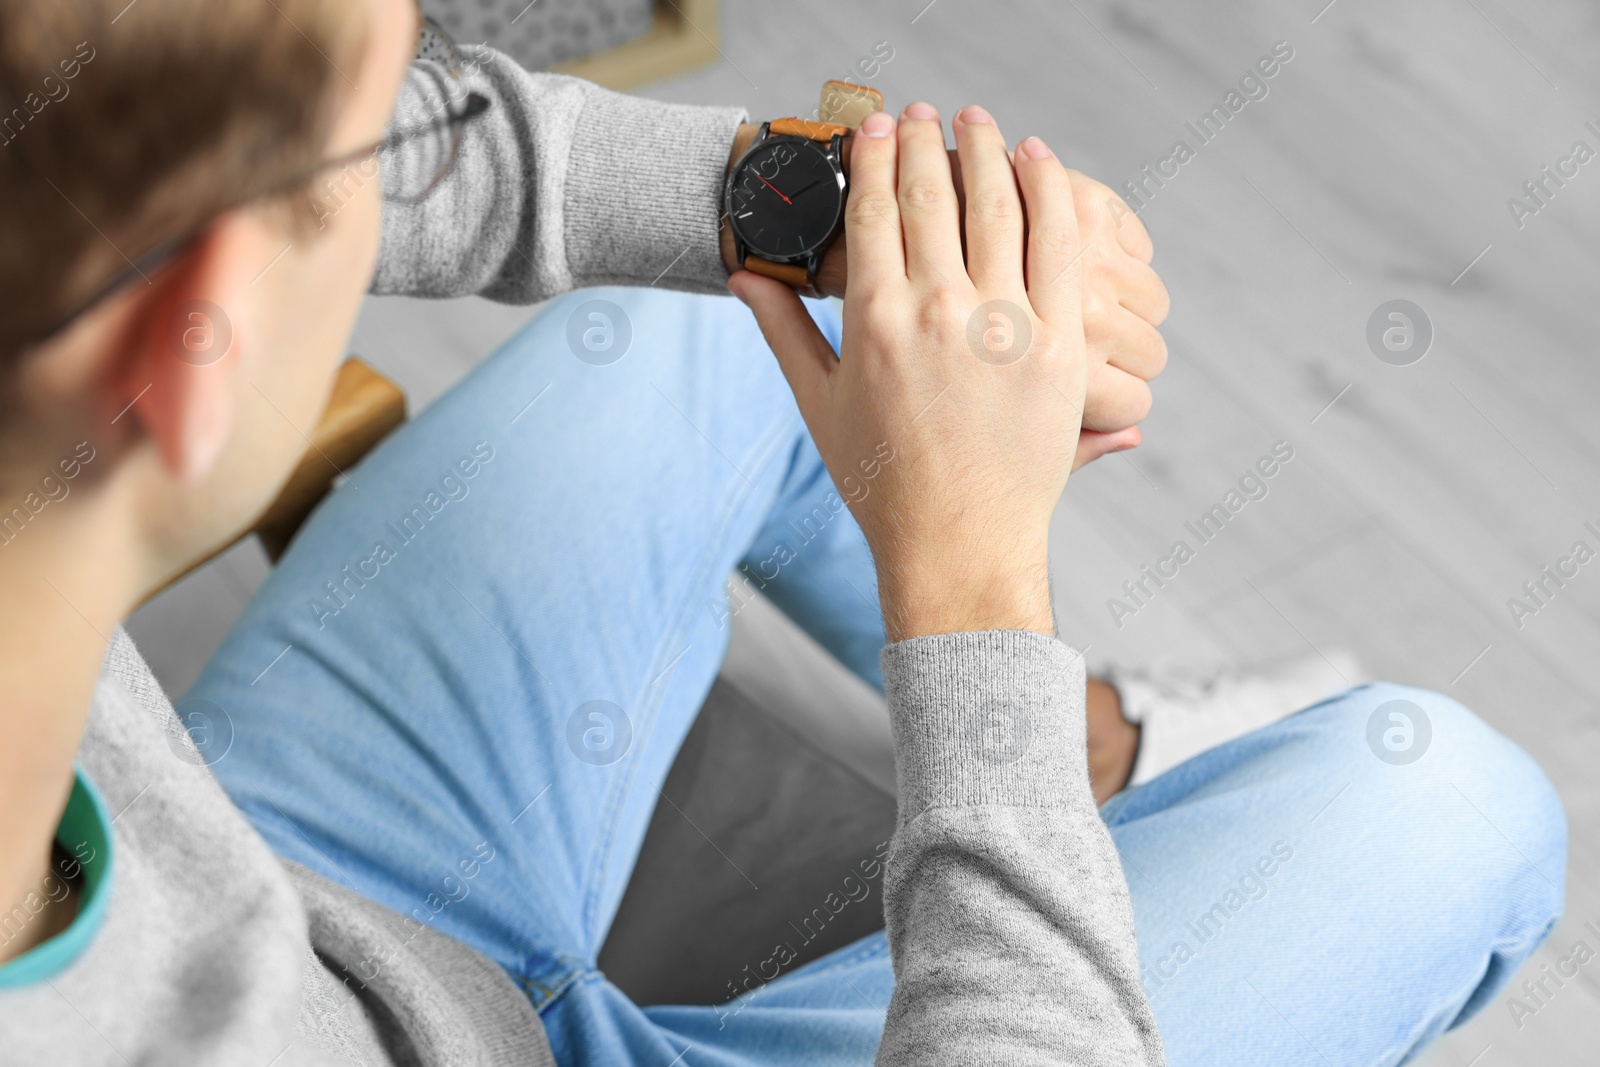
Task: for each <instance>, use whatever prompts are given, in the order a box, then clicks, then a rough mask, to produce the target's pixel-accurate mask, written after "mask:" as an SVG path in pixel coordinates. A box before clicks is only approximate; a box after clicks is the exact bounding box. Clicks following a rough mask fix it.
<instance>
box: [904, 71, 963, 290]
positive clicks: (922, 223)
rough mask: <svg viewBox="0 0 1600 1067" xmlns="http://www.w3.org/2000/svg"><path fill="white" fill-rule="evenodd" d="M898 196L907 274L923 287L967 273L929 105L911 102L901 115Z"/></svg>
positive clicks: (946, 165) (939, 134) (938, 127)
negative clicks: (903, 230) (903, 232)
mask: <svg viewBox="0 0 1600 1067" xmlns="http://www.w3.org/2000/svg"><path fill="white" fill-rule="evenodd" d="M899 200H900V220H901V224H902V225H903V226H904V227H905V241H906V275H907V276H908V277H909V278H910V279H911V280H912V281H913V282H916V283H918V284H919V285H923V286H932V285H950V284H953V283H954V282H956V280H957V279H962V278H965V277H966V265H965V264H964V263H963V262H962V259H961V223H960V216H959V214H958V213H957V211H956V190H955V184H954V182H953V181H952V180H951V177H950V157H949V155H948V154H947V153H946V152H945V147H944V126H943V125H942V124H941V123H940V122H939V113H938V112H937V111H935V110H934V109H933V108H932V107H931V106H930V105H928V104H920V103H919V104H912V105H911V106H910V107H908V108H906V110H905V113H904V114H903V115H901V117H900V189H899Z"/></svg>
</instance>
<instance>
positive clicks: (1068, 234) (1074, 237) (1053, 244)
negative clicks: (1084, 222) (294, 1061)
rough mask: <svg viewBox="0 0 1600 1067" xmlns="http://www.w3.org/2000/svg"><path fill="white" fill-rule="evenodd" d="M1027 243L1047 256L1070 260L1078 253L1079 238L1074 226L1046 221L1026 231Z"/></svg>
mask: <svg viewBox="0 0 1600 1067" xmlns="http://www.w3.org/2000/svg"><path fill="white" fill-rule="evenodd" d="M1028 243H1029V244H1030V245H1032V246H1033V247H1034V248H1035V249H1036V250H1037V251H1040V252H1043V253H1044V254H1045V255H1047V256H1052V257H1059V258H1061V259H1064V260H1071V259H1072V258H1073V257H1074V256H1076V255H1077V254H1078V249H1079V245H1080V244H1081V239H1080V237H1079V234H1078V231H1077V228H1076V227H1070V226H1060V225H1050V224H1048V223H1046V224H1042V225H1039V226H1035V227H1034V228H1033V229H1032V230H1030V231H1029V232H1028Z"/></svg>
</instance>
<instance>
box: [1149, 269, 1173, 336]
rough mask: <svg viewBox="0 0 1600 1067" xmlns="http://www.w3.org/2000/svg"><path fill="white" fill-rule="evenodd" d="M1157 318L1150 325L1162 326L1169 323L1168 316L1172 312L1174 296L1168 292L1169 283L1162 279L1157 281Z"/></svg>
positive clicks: (1155, 309)
mask: <svg viewBox="0 0 1600 1067" xmlns="http://www.w3.org/2000/svg"><path fill="white" fill-rule="evenodd" d="M1154 311H1155V317H1154V319H1152V321H1151V323H1150V325H1152V326H1160V325H1161V324H1162V323H1163V322H1165V321H1167V315H1169V314H1170V313H1171V312H1172V294H1171V293H1169V292H1167V283H1166V282H1163V281H1162V280H1161V279H1160V278H1157V279H1156V299H1155V308H1154Z"/></svg>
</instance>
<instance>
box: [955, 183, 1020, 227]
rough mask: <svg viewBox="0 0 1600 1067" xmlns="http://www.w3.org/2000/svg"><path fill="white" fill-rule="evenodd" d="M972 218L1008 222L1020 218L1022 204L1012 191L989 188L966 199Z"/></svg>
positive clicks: (982, 220)
mask: <svg viewBox="0 0 1600 1067" xmlns="http://www.w3.org/2000/svg"><path fill="white" fill-rule="evenodd" d="M967 211H968V212H969V213H970V214H971V216H972V218H973V219H975V220H977V221H979V222H986V223H1010V222H1017V221H1020V220H1021V218H1022V204H1021V202H1020V201H1019V200H1018V199H1017V196H1016V194H1015V193H1014V192H1010V191H1008V190H1004V189H989V190H985V191H983V192H980V193H977V194H976V195H974V196H971V197H969V198H968V199H967Z"/></svg>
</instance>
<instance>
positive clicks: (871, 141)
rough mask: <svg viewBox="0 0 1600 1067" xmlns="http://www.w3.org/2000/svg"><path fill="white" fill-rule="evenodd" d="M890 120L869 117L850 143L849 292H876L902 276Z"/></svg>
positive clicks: (902, 246)
mask: <svg viewBox="0 0 1600 1067" xmlns="http://www.w3.org/2000/svg"><path fill="white" fill-rule="evenodd" d="M894 133H895V123H894V119H892V118H890V117H889V116H888V115H885V114H884V113H883V112H881V111H878V112H874V113H873V114H871V115H868V116H867V117H866V118H865V119H863V120H862V121H861V125H860V126H859V127H858V128H857V129H856V132H855V135H854V136H852V137H851V138H850V140H851V142H852V143H851V146H850V197H849V200H848V202H847V203H846V205H845V219H844V230H845V237H846V241H845V244H846V247H847V252H848V257H847V261H846V268H847V272H848V274H849V277H850V283H851V285H852V287H855V288H860V289H866V290H871V289H876V288H878V287H879V286H881V285H883V284H885V283H888V282H890V281H894V282H902V281H904V280H905V276H906V258H905V244H904V242H903V241H902V240H901V236H900V206H899V204H898V203H897V201H896V179H895V173H896V170H897V168H898V164H897V160H896V156H897V155H898V152H899V147H898V145H897V143H896V141H895V136H894Z"/></svg>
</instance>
